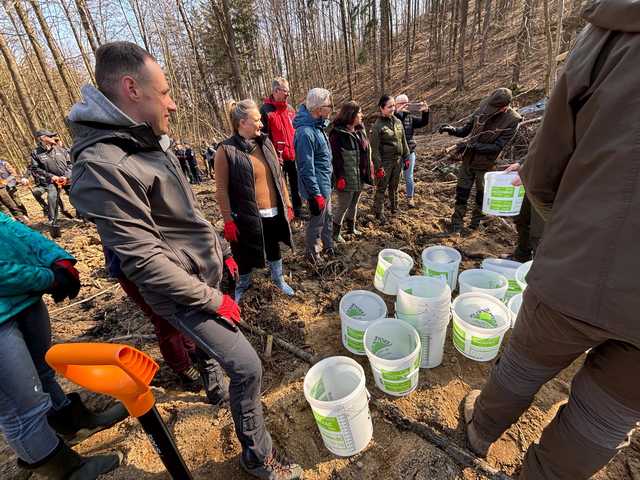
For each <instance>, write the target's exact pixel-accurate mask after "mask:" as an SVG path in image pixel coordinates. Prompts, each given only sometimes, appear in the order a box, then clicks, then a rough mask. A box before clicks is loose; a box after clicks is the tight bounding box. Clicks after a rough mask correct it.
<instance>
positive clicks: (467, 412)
mask: <svg viewBox="0 0 640 480" xmlns="http://www.w3.org/2000/svg"><path fill="white" fill-rule="evenodd" d="M479 396H480V390H471V391H470V392H469V393H467V396H466V397H464V422H465V425H466V426H467V443H468V444H469V448H470V449H471V451H472V452H474V453H476V454H477V455H478V456H480V457H486V456H487V453H488V452H489V447H491V442H488V441H487V440H484V439H483V438H482V437H481V436H480V434H479V433H478V432H477V430H476V429H475V427H474V426H473V411H474V409H475V406H476V400H477V399H478V397H479Z"/></svg>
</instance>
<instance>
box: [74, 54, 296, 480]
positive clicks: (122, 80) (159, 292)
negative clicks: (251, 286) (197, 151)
mask: <svg viewBox="0 0 640 480" xmlns="http://www.w3.org/2000/svg"><path fill="white" fill-rule="evenodd" d="M95 76H96V83H97V85H98V89H96V88H94V87H92V86H85V87H83V89H82V94H83V97H84V100H83V101H82V103H78V104H76V105H75V106H74V107H73V108H72V110H71V113H70V114H69V121H70V126H71V128H72V131H73V134H74V140H75V143H74V145H73V148H72V158H73V162H74V165H73V175H72V185H71V200H72V202H73V204H74V205H75V207H76V209H77V210H78V211H79V212H81V213H82V214H83V215H85V216H86V217H88V218H89V219H90V220H92V221H93V222H95V224H96V227H97V229H98V233H99V234H100V237H101V239H102V242H103V244H104V246H105V247H107V248H109V249H110V250H112V251H113V252H114V253H115V254H116V255H117V257H118V259H119V260H120V266H121V269H122V271H123V273H124V274H125V276H126V277H127V278H128V279H129V280H130V281H132V282H133V283H134V284H135V285H136V286H137V287H138V290H139V291H140V293H141V294H142V296H143V298H144V300H145V302H146V303H147V304H148V305H149V306H150V307H151V308H152V309H153V311H154V312H155V313H156V314H158V315H160V316H162V317H164V318H166V319H167V320H169V321H170V322H171V323H172V324H173V325H174V326H175V327H176V328H177V329H178V330H180V331H181V332H183V333H184V334H185V335H187V336H188V337H190V338H192V339H193V340H194V341H195V342H196V344H197V345H198V346H199V347H200V348H201V349H202V350H203V351H205V352H206V353H208V354H209V355H210V356H211V357H212V358H214V359H215V360H217V361H218V362H219V363H220V364H221V365H222V368H223V369H224V370H225V372H226V373H227V374H228V375H229V377H230V379H231V382H230V385H229V396H230V402H231V413H232V415H233V420H234V423H235V428H236V434H237V435H238V439H239V440H240V444H241V446H242V455H241V457H240V463H241V465H242V467H243V468H244V469H245V470H246V471H247V472H249V473H250V474H252V475H253V476H255V477H257V478H263V479H269V480H292V479H297V478H300V475H301V472H302V470H301V468H300V467H299V466H298V465H295V464H291V463H290V462H288V461H287V460H286V459H284V458H283V457H280V456H279V455H278V454H277V453H276V452H275V450H274V449H273V446H272V441H271V437H270V435H269V433H268V432H267V430H266V428H265V423H264V417H263V412H262V406H261V403H260V387H261V382H262V366H261V363H260V359H259V358H258V355H257V354H256V352H255V350H254V349H253V348H252V346H251V344H250V343H249V341H248V340H247V339H246V338H245V337H244V335H243V334H242V333H241V332H240V331H239V330H238V327H237V323H238V322H239V321H240V309H239V308H238V305H237V304H236V303H235V302H234V301H233V299H232V298H231V297H230V296H228V295H224V294H223V293H222V292H221V291H220V282H221V279H222V274H223V269H224V268H225V267H226V268H228V269H229V271H230V273H232V274H233V275H234V276H237V271H238V270H237V269H238V267H237V265H236V263H235V261H233V257H231V252H230V249H229V246H228V245H227V244H226V243H223V241H222V240H221V239H220V237H219V236H218V234H217V233H216V232H215V231H214V229H213V227H212V225H211V224H210V223H209V222H208V221H207V220H206V219H205V218H204V215H203V213H202V212H201V211H200V209H199V206H198V204H197V201H196V199H195V196H194V195H193V192H192V191H191V188H190V186H189V183H188V181H187V179H186V178H185V176H184V174H183V173H182V171H181V169H180V166H179V164H178V160H177V159H176V157H175V155H174V154H173V153H172V152H171V150H170V149H169V138H168V137H167V136H166V133H167V131H168V129H169V116H170V114H171V113H172V112H174V111H175V110H176V106H175V104H174V103H173V100H172V99H171V96H170V95H169V85H168V83H167V80H166V78H165V76H164V73H163V72H162V69H161V68H160V66H159V65H158V63H157V62H156V61H155V60H154V59H153V57H152V56H151V55H150V54H149V53H148V52H146V51H145V50H143V49H142V48H140V47H138V46H137V45H135V44H133V43H129V42H115V43H109V44H105V45H103V46H101V47H100V48H99V49H98V50H97V51H96V72H95Z"/></svg>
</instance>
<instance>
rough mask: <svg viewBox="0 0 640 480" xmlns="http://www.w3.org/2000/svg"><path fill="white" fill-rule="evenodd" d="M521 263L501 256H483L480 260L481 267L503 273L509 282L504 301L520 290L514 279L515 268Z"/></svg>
mask: <svg viewBox="0 0 640 480" xmlns="http://www.w3.org/2000/svg"><path fill="white" fill-rule="evenodd" d="M521 265H522V264H521V263H520V262H514V261H513V260H504V259H502V258H485V259H484V260H483V261H482V268H483V269H485V270H491V271H492V272H496V273H499V274H501V275H504V278H506V279H507V282H509V287H508V288H507V293H506V295H505V296H504V301H505V302H506V301H508V300H509V299H510V298H511V297H513V296H514V295H517V294H518V293H520V292H521V291H522V289H521V288H520V284H518V282H517V281H516V270H518V267H520V266H521Z"/></svg>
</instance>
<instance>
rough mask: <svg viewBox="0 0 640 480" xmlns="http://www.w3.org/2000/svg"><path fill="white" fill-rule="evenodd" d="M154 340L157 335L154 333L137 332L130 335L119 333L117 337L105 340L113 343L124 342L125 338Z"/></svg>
mask: <svg viewBox="0 0 640 480" xmlns="http://www.w3.org/2000/svg"><path fill="white" fill-rule="evenodd" d="M134 338H135V339H136V340H155V339H156V338H157V337H156V336H155V335H141V334H139V333H132V334H130V335H121V336H119V337H113V338H109V339H107V340H105V342H107V343H115V342H124V341H125V340H132V339H134Z"/></svg>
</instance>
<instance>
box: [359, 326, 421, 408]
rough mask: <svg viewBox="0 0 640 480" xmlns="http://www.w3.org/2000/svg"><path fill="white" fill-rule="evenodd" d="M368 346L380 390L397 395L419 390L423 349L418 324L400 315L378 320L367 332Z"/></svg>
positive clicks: (366, 341) (365, 340)
mask: <svg viewBox="0 0 640 480" xmlns="http://www.w3.org/2000/svg"><path fill="white" fill-rule="evenodd" d="M364 349H365V352H367V357H368V358H369V363H370V364H371V371H372V372H373V378H374V380H375V382H376V386H377V387H378V388H379V389H380V390H382V391H383V392H385V393H388V394H389V395H393V396H396V397H402V396H404V395H408V394H409V393H411V392H412V391H413V390H415V388H416V386H417V385H418V374H419V372H420V349H421V346H420V337H419V336H418V332H416V329H415V328H413V327H412V326H411V325H409V324H408V323H405V322H402V321H400V320H398V319H397V318H383V319H381V320H376V321H375V322H373V323H372V324H371V325H369V327H368V328H367V331H366V332H365V334H364Z"/></svg>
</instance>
